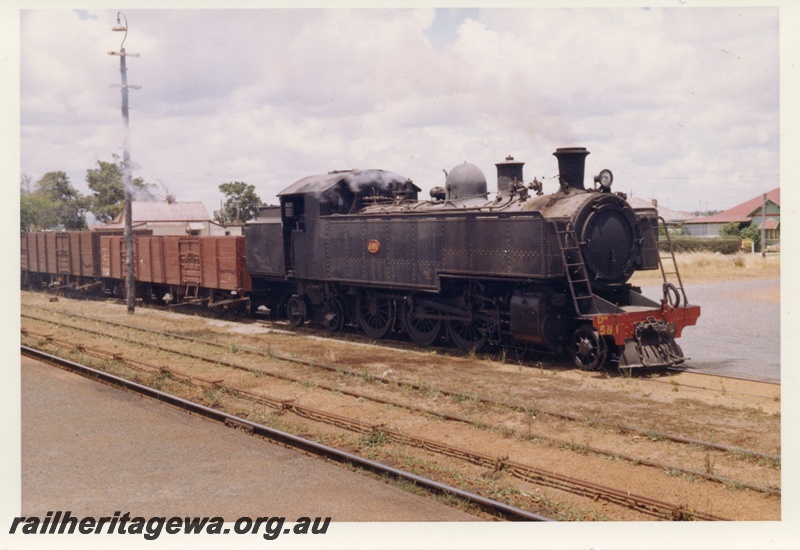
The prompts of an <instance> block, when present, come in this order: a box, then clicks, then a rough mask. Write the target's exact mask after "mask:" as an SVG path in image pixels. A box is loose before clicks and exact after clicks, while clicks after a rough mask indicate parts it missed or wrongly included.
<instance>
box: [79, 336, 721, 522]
mask: <svg viewBox="0 0 800 550" xmlns="http://www.w3.org/2000/svg"><path fill="white" fill-rule="evenodd" d="M82 349H83V350H84V351H85V352H90V351H91V352H96V353H98V354H100V355H104V356H113V357H114V358H115V359H118V360H121V361H125V362H133V363H137V364H139V365H143V366H146V367H147V368H149V369H150V371H151V372H153V373H155V372H165V373H168V374H170V375H172V376H174V377H175V379H182V380H184V381H185V382H187V383H189V384H192V385H195V386H197V385H198V384H197V383H196V381H197V380H200V381H202V382H203V384H205V385H207V386H212V387H215V388H220V389H223V390H225V391H226V392H228V393H229V394H230V395H232V396H234V397H241V398H243V399H247V400H249V401H251V402H257V403H261V404H264V405H267V406H270V407H273V408H276V409H279V410H289V411H291V412H293V413H295V414H296V415H298V416H300V417H303V418H306V419H309V420H312V421H318V422H323V423H327V424H331V425H334V426H337V427H340V428H343V429H346V430H350V431H354V432H356V433H361V434H367V433H376V432H381V433H382V434H383V435H384V436H386V437H388V438H389V439H391V440H392V441H394V442H396V443H400V444H404V445H411V446H414V447H417V448H423V449H426V450H429V451H432V452H435V453H438V454H442V455H444V456H450V457H454V458H457V459H461V460H465V461H467V462H470V463H473V464H477V465H480V466H484V467H489V468H492V469H493V470H497V471H499V470H506V471H508V472H510V473H511V474H512V475H514V476H515V477H518V478H520V479H522V480H524V481H528V482H532V483H535V484H539V485H545V486H549V487H553V488H556V489H559V490H563V491H567V492H571V493H574V494H578V495H581V496H584V497H591V498H594V499H597V498H602V499H603V500H606V501H608V502H611V503H614V504H616V505H618V506H624V507H627V508H631V509H634V510H637V511H639V512H643V513H647V514H651V515H654V516H656V517H661V518H665V517H666V518H668V519H673V520H689V519H696V520H705V521H712V520H724V518H721V517H718V516H714V515H712V514H707V513H705V512H700V511H693V510H690V509H687V508H685V507H683V506H676V505H674V504H672V503H669V502H665V501H661V500H658V499H653V498H650V497H646V496H642V495H637V494H633V493H630V492H629V491H623V490H619V489H615V488H613V487H607V486H604V485H600V484H596V483H593V482H589V481H586V480H582V479H579V478H575V477H572V476H567V475H564V474H559V473H557V472H553V471H549V470H545V469H543V468H538V467H534V466H529V465H526V464H522V463H519V462H515V461H510V460H508V458H507V457H505V458H499V457H493V456H490V455H486V454H484V453H479V452H476V451H471V450H468V449H463V448H459V447H455V446H452V445H447V444H444V443H439V442H437V441H433V440H429V439H424V438H420V437H414V436H409V435H407V434H405V433H402V432H400V431H398V430H392V429H389V428H386V427H385V426H383V425H375V424H371V423H368V422H364V421H361V420H358V419H353V418H349V417H345V416H341V415H338V414H334V413H329V412H327V411H322V410H319V409H315V408H312V407H307V406H302V405H298V404H295V403H292V401H291V400H289V401H287V400H282V399H277V398H270V397H268V396H264V395H260V394H254V393H252V392H247V391H245V390H240V389H237V388H234V387H229V386H227V385H225V384H223V383H221V382H220V381H212V380H207V379H203V378H200V377H193V376H191V375H187V374H186V373H182V372H178V371H174V370H173V369H169V368H166V367H159V366H156V365H148V364H146V363H143V362H141V361H134V360H130V359H125V358H124V357H123V355H122V354H118V353H110V352H104V351H102V350H91V349H89V348H82ZM136 368H139V370H142V369H141V368H140V367H136ZM123 380H124V379H123ZM145 387H146V386H145ZM179 399H180V398H179ZM190 403H191V402H190ZM211 410H214V409H211ZM233 419H234V420H226V423H231V422H234V423H236V422H238V423H239V424H237V425H239V427H244V425H243V424H242V423H241V422H239V421H240V420H241V419H239V418H238V417H233ZM248 423H249V421H248ZM247 429H248V430H250V431H252V428H247Z"/></svg>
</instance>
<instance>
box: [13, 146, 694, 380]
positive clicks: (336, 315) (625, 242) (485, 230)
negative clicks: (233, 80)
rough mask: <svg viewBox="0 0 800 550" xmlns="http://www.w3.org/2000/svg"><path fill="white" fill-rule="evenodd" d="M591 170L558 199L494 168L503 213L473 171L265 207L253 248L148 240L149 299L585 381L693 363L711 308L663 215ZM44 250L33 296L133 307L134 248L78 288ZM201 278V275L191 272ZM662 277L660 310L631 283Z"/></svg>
mask: <svg viewBox="0 0 800 550" xmlns="http://www.w3.org/2000/svg"><path fill="white" fill-rule="evenodd" d="M588 154H589V152H588V151H587V150H586V149H585V148H581V147H572V148H561V149H557V150H556V152H555V153H554V155H555V156H556V158H557V160H558V166H559V177H558V180H559V184H560V188H559V190H558V191H557V192H555V193H552V194H544V193H543V191H542V184H541V183H540V182H539V181H538V180H536V179H534V180H533V181H532V182H530V183H529V184H527V185H526V184H525V183H524V179H523V165H524V163H522V162H517V161H515V160H514V159H513V158H511V157H508V158H507V159H506V160H505V161H504V162H500V163H498V164H497V165H496V167H497V192H496V193H495V196H494V198H490V193H489V191H488V189H487V182H486V177H485V176H484V174H483V173H482V172H481V170H480V169H478V168H477V167H475V166H473V165H471V164H467V163H464V164H462V165H459V166H456V167H455V168H454V169H453V170H451V171H450V172H449V173H447V174H446V181H445V186H444V187H434V188H433V189H432V190H431V199H430V200H419V198H418V194H419V192H420V189H419V188H418V187H417V186H416V185H414V183H413V182H412V181H411V180H408V179H407V178H404V177H401V176H398V175H397V174H393V173H391V172H387V171H383V170H364V171H359V170H346V171H335V172H330V173H327V174H321V175H315V176H310V177H306V178H304V179H301V180H299V181H297V182H296V183H294V184H292V185H291V186H289V187H288V188H286V189H284V190H283V191H282V192H281V193H279V194H278V199H279V204H278V205H275V206H267V207H263V208H262V209H261V211H260V213H259V217H258V218H257V219H256V220H254V221H253V222H250V223H248V224H247V227H246V229H245V236H244V237H243V238H242V237H137V238H136V247H135V249H134V255H135V263H136V270H137V277H136V279H137V292H138V293H139V294H141V295H142V297H143V298H144V299H147V300H150V299H157V300H162V301H165V302H167V303H170V304H172V305H180V304H183V303H198V302H201V303H205V304H206V305H208V306H210V307H217V308H220V309H231V310H233V311H238V312H240V313H243V314H249V313H251V312H252V311H254V310H262V311H263V310H268V311H269V312H270V314H271V315H273V316H279V317H287V318H288V319H289V321H290V323H291V324H292V325H293V326H295V327H298V326H301V325H303V324H304V323H306V322H313V323H316V324H320V325H322V326H324V327H325V328H326V329H328V330H330V331H332V332H335V331H339V330H341V329H342V328H343V327H344V326H345V325H353V326H355V327H357V328H359V329H360V330H361V331H362V332H363V333H364V334H366V335H367V336H368V337H370V338H373V339H381V338H384V337H386V336H387V335H390V334H392V333H394V334H400V335H405V336H407V337H408V338H409V339H410V340H412V341H413V342H415V343H417V344H419V345H420V346H430V345H433V344H434V343H436V342H437V341H439V340H441V339H447V340H449V341H450V342H452V344H454V345H455V346H457V347H459V348H461V349H464V350H475V351H477V350H480V349H482V348H484V347H485V346H487V345H489V346H496V347H503V348H505V349H506V350H508V351H510V352H512V353H514V354H517V355H518V356H521V357H522V356H526V355H528V354H530V353H532V352H537V351H558V352H563V351H567V352H568V354H569V356H570V357H571V359H572V361H573V362H574V364H575V365H576V366H577V367H579V368H581V369H584V370H591V369H596V368H598V367H600V366H602V365H603V364H605V363H606V362H609V361H613V362H616V363H618V365H619V367H620V368H628V369H629V368H636V367H666V366H671V365H675V364H678V363H681V362H683V361H684V356H683V352H682V350H681V348H680V346H679V345H678V344H677V342H676V338H678V337H679V336H680V335H681V332H682V330H683V328H684V327H686V326H690V325H694V324H695V323H696V321H697V318H698V317H699V315H700V308H699V307H698V306H694V305H689V303H688V301H687V298H686V292H685V289H684V288H683V284H682V282H681V280H680V275H679V274H678V270H677V265H676V264H675V261H674V255H673V254H671V251H669V252H667V253H666V255H664V254H663V253H661V252H659V247H658V232H659V218H658V214H657V212H656V210H655V209H654V208H642V209H639V208H637V209H634V208H632V207H631V205H630V204H629V203H628V202H627V200H626V196H625V195H624V194H623V193H613V192H612V191H611V186H612V183H613V175H612V173H611V172H610V171H608V170H603V171H602V172H601V173H600V174H599V175H598V176H596V177H595V178H594V186H593V187H592V188H586V187H585V186H584V171H585V157H586V156H587V155H588ZM30 235H31V234H28V236H26V235H25V234H24V235H23V266H22V267H23V281H24V282H25V281H27V282H30V280H31V279H33V280H34V281H35V282H36V283H38V284H39V286H42V285H48V284H49V285H52V284H58V285H65V284H67V285H70V284H71V285H72V288H90V287H91V286H92V285H95V287H94V288H100V289H103V290H104V291H112V290H114V289H116V291H117V292H119V291H120V284H122V283H123V282H124V276H123V275H122V273H123V272H124V270H123V269H122V267H121V266H123V265H124V250H122V247H121V238H120V237H110V236H104V237H95V239H96V240H99V241H100V243H99V246H98V245H96V248H97V249H98V251H99V256H100V258H99V260H95V262H96V263H97V265H98V266H99V267H100V268H101V269H100V272H99V273H97V274H96V276H95V277H93V278H91V277H89V278H87V276H86V275H81V276H80V277H76V276H73V277H72V279H71V278H70V276H69V270H68V269H66V270H64V272H63V273H60V274H53V273H52V271H53V269H52V268H45V269H42V268H41V266H39V265H38V264H37V265H36V266H34V265H32V264H34V263H36V262H35V261H33V260H30V258H35V257H37V256H36V254H35V253H32V252H31V251H30V250H29V249H31V248H32V246H33V247H38V246H39V245H38V241H36V240H35V239H34V240H31V237H30ZM214 239H216V241H214V243H215V244H213V246H212V244H211V242H212V240H214ZM220 240H221V241H222V242H224V243H226V244H224V245H220V244H219V241H220ZM242 240H243V243H242ZM172 241H175V242H174V243H173V242H172ZM31 243H34V244H33V245H31ZM192 243H194V244H192ZM234 243H235V244H234ZM181 246H183V249H184V250H186V251H188V252H186V253H185V254H183V255H181V254H182V253H181ZM75 248H76V249H78V250H79V249H80V247H75ZM154 249H155V250H156V251H155V252H154ZM204 249H205V250H207V252H206V253H205V257H204V259H201V257H203V252H202V251H203V250H204ZM212 249H213V251H212ZM190 250H194V252H191V251H190ZM220 250H224V252H220ZM165 251H167V252H165ZM39 255H40V256H41V253H39ZM154 258H158V261H156V260H154ZM156 264H157V265H156ZM191 265H196V266H199V267H195V268H194V269H192V268H190V267H186V269H184V267H185V266H191ZM223 265H224V266H225V267H224V269H221V266H223ZM170 266H172V267H171V268H170ZM655 269H660V270H661V273H662V276H663V281H664V282H663V299H661V300H660V302H656V301H653V300H650V299H649V298H646V297H645V296H643V295H642V293H641V289H640V288H637V287H635V286H633V285H631V284H630V283H628V280H629V279H630V277H631V276H632V275H633V273H634V272H635V271H637V270H655ZM205 271H208V272H209V275H208V276H204V272H205ZM47 272H50V273H49V275H47V274H46V273H47ZM184 272H185V273H184ZM221 273H227V274H228V275H227V276H221V275H220V274H221ZM190 274H191V275H190ZM670 277H674V278H675V280H674V281H671V280H669V278H670Z"/></svg>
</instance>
